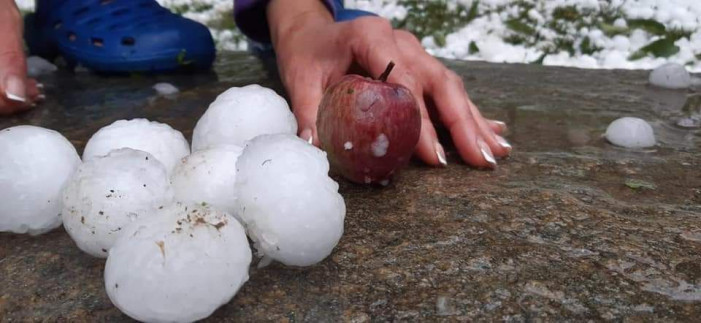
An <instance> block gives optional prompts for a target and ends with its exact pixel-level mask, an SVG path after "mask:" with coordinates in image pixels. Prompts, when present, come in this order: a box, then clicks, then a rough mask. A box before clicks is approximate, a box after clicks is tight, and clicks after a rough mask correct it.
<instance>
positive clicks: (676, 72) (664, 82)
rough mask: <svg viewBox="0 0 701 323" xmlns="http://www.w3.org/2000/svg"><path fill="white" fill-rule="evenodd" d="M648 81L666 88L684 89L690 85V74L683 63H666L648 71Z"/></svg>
mask: <svg viewBox="0 0 701 323" xmlns="http://www.w3.org/2000/svg"><path fill="white" fill-rule="evenodd" d="M649 82H650V84H652V85H654V86H659V87H663V88H668V89H686V88H688V87H689V86H691V75H690V74H689V72H688V71H687V70H686V68H685V67H684V66H683V65H680V64H677V63H667V64H664V65H661V66H659V67H657V68H656V69H654V70H652V72H650V77H649Z"/></svg>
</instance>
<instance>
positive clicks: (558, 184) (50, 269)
mask: <svg viewBox="0 0 701 323" xmlns="http://www.w3.org/2000/svg"><path fill="white" fill-rule="evenodd" d="M447 63H448V65H449V66H450V67H451V68H453V69H454V70H455V71H457V72H459V73H460V74H461V75H462V76H463V78H464V80H465V84H466V87H467V88H468V89H469V92H470V94H471V96H472V97H473V99H474V101H475V102H476V103H477V104H478V105H479V106H480V107H481V108H482V110H483V111H484V114H485V115H487V116H489V117H491V118H496V119H500V120H504V121H506V122H507V123H508V124H509V126H510V130H509V133H508V134H507V136H506V137H507V139H508V140H509V141H510V142H511V143H512V144H513V145H514V147H515V151H514V153H513V155H512V156H511V157H510V158H508V159H506V160H503V161H500V164H499V169H498V170H496V171H479V170H474V169H471V168H469V167H466V166H465V165H463V164H461V163H460V162H459V158H458V156H457V154H456V153H455V151H454V149H451V148H450V147H448V148H449V149H448V150H449V154H448V155H449V156H448V159H449V163H450V164H449V166H448V167H447V168H444V169H432V168H427V167H424V166H422V165H421V164H419V163H414V164H412V165H411V166H410V168H409V169H408V170H406V171H405V172H404V173H403V174H402V176H401V178H399V179H398V181H396V182H395V183H393V184H390V186H388V187H386V188H383V189H378V188H368V187H361V186H356V185H352V184H349V183H347V182H345V181H342V180H340V183H341V193H342V195H343V196H344V197H345V199H346V203H347V207H348V214H347V217H346V226H345V234H344V236H343V238H342V240H341V242H340V244H339V246H338V247H337V248H336V249H335V251H334V253H333V254H332V255H331V256H330V257H329V258H328V259H326V260H325V261H324V262H322V263H321V264H319V265H317V266H314V267H311V268H305V269H295V268H285V267H284V266H281V265H277V264H273V265H271V266H269V267H266V268H263V269H256V268H252V272H251V278H250V280H249V282H248V283H247V284H246V285H244V287H243V288H242V289H241V291H240V292H239V293H238V294H237V295H236V297H235V298H234V299H233V300H232V301H231V302H230V303H229V304H227V305H225V306H224V307H222V308H221V309H219V310H218V311H217V312H216V313H215V314H214V315H213V316H212V317H211V318H210V320H211V321H259V320H274V321H288V322H291V321H311V322H316V321H354V322H364V321H385V320H391V321H395V320H402V321H403V320H406V321H419V320H431V321H433V320H446V321H453V320H475V319H487V320H506V321H530V320H534V319H536V320H538V319H546V320H560V319H574V320H578V319H594V320H621V319H625V318H629V319H630V318H632V319H635V320H682V321H692V320H694V319H698V318H699V317H701V154H699V148H700V146H701V134H700V132H699V129H698V128H684V127H679V126H676V124H677V122H678V121H679V119H681V118H684V117H685V113H687V112H688V110H689V109H688V104H687V108H685V109H683V107H684V106H685V103H686V98H687V96H688V95H691V92H690V91H669V90H662V89H654V88H651V87H649V86H648V85H647V84H646V83H647V72H644V71H591V70H577V69H568V68H542V67H539V66H527V65H495V64H485V63H475V62H447ZM216 71H217V74H218V75H199V76H159V77H157V78H153V77H129V78H109V79H108V78H102V77H98V76H93V75H89V74H85V73H83V74H81V73H79V74H76V75H69V74H67V73H65V72H62V73H58V74H55V75H52V76H50V77H47V78H44V79H42V81H43V82H44V83H45V84H46V88H47V94H48V95H47V97H48V101H47V102H46V103H45V104H43V105H42V106H40V107H39V108H37V109H35V110H34V111H32V112H30V113H27V114H25V115H22V116H19V117H16V118H12V119H1V120H0V128H4V127H7V126H11V125H15V124H26V123H30V124H36V125H41V126H45V127H49V128H53V129H56V130H59V131H61V132H62V133H64V134H65V135H66V136H67V137H68V138H69V139H70V140H71V141H72V142H73V143H74V144H76V146H78V148H79V150H82V147H83V146H84V144H85V141H86V140H87V139H88V138H89V136H90V134H92V133H93V132H94V131H96V130H97V129H99V128H100V127H102V126H104V125H106V124H109V123H111V122H112V121H114V120H116V119H121V118H133V117H146V118H149V119H153V120H158V121H162V122H167V123H169V124H171V125H172V126H173V127H175V128H177V129H179V130H182V131H183V132H184V133H185V135H186V137H188V138H189V137H190V136H191V133H192V128H193V126H194V123H195V122H196V120H197V118H198V117H199V116H200V115H201V113H202V112H203V111H204V109H205V108H206V106H207V104H208V103H209V102H211V101H212V100H213V99H214V97H215V96H216V95H217V94H218V93H220V92H222V91H224V90H225V89H226V88H228V87H230V86H241V85H245V84H248V83H261V84H263V85H265V86H272V87H275V88H277V89H278V90H280V89H281V88H280V85H279V83H278V82H277V81H275V80H274V79H273V78H270V77H268V75H269V74H268V73H267V72H266V71H265V69H264V68H263V67H262V66H261V65H260V64H259V63H258V62H257V60H255V59H253V58H251V57H249V56H245V55H240V54H226V55H223V56H222V57H221V58H220V61H219V63H218V65H217V68H216ZM162 81H163V82H170V83H173V84H174V85H176V86H178V87H179V88H180V89H181V91H182V92H181V93H179V94H178V95H177V97H176V98H175V99H172V98H161V97H156V96H155V92H153V90H152V89H151V86H152V85H153V84H155V83H157V82H162ZM621 116H637V117H641V118H643V119H647V120H648V121H651V123H652V125H653V128H654V129H655V132H656V134H657V137H658V141H659V144H658V146H657V147H654V148H653V149H646V150H628V149H622V148H617V147H614V146H612V145H610V144H607V143H606V142H605V141H604V140H603V139H601V137H600V136H601V134H602V133H603V132H604V131H605V129H606V126H607V125H608V123H609V122H610V121H612V120H614V119H616V118H618V117H621ZM640 183H643V185H640ZM103 268H104V264H103V261H102V260H100V259H95V258H91V257H90V256H88V255H86V254H84V253H82V252H80V251H79V250H78V248H77V247H75V246H74V244H73V242H72V241H71V240H70V238H69V237H68V235H67V234H66V233H65V232H64V231H63V229H58V230H55V231H53V232H51V233H49V234H46V235H42V236H39V237H29V236H24V235H14V234H7V233H0V321H16V320H40V321H41V320H44V321H55V320H61V319H62V320H69V321H72V320H86V321H102V320H109V321H123V320H124V321H126V320H129V319H128V317H126V316H124V315H123V314H121V313H120V312H119V311H118V310H117V309H116V308H115V307H113V306H112V305H111V303H110V301H109V299H108V298H107V296H106V294H105V292H104V288H103V279H102V271H103Z"/></svg>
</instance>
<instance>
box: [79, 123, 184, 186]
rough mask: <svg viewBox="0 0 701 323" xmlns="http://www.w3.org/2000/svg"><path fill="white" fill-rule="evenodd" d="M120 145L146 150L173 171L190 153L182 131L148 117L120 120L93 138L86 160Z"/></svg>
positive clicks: (88, 144) (103, 154) (99, 131)
mask: <svg viewBox="0 0 701 323" xmlns="http://www.w3.org/2000/svg"><path fill="white" fill-rule="evenodd" d="M119 148H132V149H137V150H143V151H145V152H147V153H150V154H151V155H153V156H154V157H156V159H158V160H159V161H160V162H161V163H163V165H164V166H165V167H166V170H168V173H169V174H170V172H171V171H172V170H173V168H174V167H175V165H177V164H178V163H179V162H180V159H182V158H183V157H185V156H187V155H189V154H190V145H189V144H188V143H187V140H186V139H185V137H184V136H183V134H182V133H180V131H177V130H175V129H173V128H171V127H170V126H169V125H167V124H164V123H160V122H156V121H149V120H146V119H132V120H117V121H115V122H113V123H112V124H110V125H108V126H105V127H102V128H101V129H100V130H98V131H97V132H96V133H95V134H93V135H92V137H90V140H88V143H87V144H86V145H85V150H84V151H83V161H89V160H91V159H94V158H97V157H100V156H105V155H107V154H108V153H109V152H110V151H112V150H115V149H119Z"/></svg>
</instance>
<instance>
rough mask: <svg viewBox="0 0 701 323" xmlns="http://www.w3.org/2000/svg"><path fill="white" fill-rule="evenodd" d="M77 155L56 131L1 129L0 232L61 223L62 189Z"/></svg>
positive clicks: (36, 231)
mask: <svg viewBox="0 0 701 323" xmlns="http://www.w3.org/2000/svg"><path fill="white" fill-rule="evenodd" d="M78 165H80V157H79V156H78V153H77V152H76V151H75V147H73V145H72V144H71V143H70V142H69V141H68V140H67V139H66V138H65V137H63V136H62V135H61V134H60V133H58V132H56V131H53V130H49V129H45V128H41V127H35V126H16V127H10V128H6V129H3V130H0V231H10V232H15V233H27V232H28V233H29V234H32V235H35V234H41V233H44V232H48V231H50V230H52V229H54V228H56V227H58V226H60V225H61V191H62V190H63V187H64V186H65V184H66V182H67V181H68V179H69V178H70V177H71V175H72V174H73V172H74V171H75V169H76V168H78Z"/></svg>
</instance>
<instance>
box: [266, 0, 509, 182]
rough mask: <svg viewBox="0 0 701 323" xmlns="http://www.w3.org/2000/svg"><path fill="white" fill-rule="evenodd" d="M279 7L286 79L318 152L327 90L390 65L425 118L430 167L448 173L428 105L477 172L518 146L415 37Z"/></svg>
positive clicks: (277, 26)
mask: <svg viewBox="0 0 701 323" xmlns="http://www.w3.org/2000/svg"><path fill="white" fill-rule="evenodd" d="M291 3H292V1H285V0H273V1H272V2H271V3H270V4H269V6H268V21H269V24H270V26H271V36H272V39H273V45H274V46H275V51H276V53H277V61H278V67H279V70H280V76H281V78H282V81H283V83H284V85H285V87H286V89H287V92H288V94H289V95H290V99H291V102H292V109H293V111H294V114H295V116H296V117H297V122H298V124H299V131H300V133H299V135H300V137H302V138H303V139H308V138H309V137H310V136H311V137H312V138H313V142H314V143H315V144H318V143H319V141H318V138H317V132H316V116H317V110H318V106H319V103H320V102H321V98H322V96H323V93H324V90H325V89H326V88H327V87H329V86H330V85H332V84H334V83H335V82H336V81H338V80H339V79H340V78H341V77H343V75H345V74H346V73H347V71H348V70H349V69H351V67H352V66H353V65H354V64H356V63H357V64H358V65H359V66H360V67H361V68H363V69H364V70H366V71H368V72H369V73H370V75H372V76H375V77H377V76H379V75H380V74H381V73H382V72H383V71H384V69H385V67H386V66H387V63H388V62H389V61H394V62H395V64H396V65H395V68H394V70H393V72H392V74H391V75H390V77H389V80H388V81H389V82H392V83H399V84H402V85H404V86H406V87H407V88H409V89H410V90H411V91H412V93H413V94H414V96H415V98H416V99H417V102H418V104H419V107H420V111H421V116H422V125H421V135H420V139H419V143H418V145H417V147H416V155H417V156H418V157H419V158H420V159H422V160H423V161H424V162H426V163H427V164H430V165H436V166H437V165H441V164H443V165H445V164H446V161H445V152H444V150H443V147H442V145H441V144H440V143H439V142H438V138H437V135H436V131H435V129H434V127H433V124H432V122H431V119H430V118H429V111H428V109H427V106H426V101H425V99H424V98H429V99H431V100H432V101H433V102H434V103H435V108H436V110H437V111H436V112H437V114H438V115H439V116H440V119H441V121H442V122H443V123H444V125H445V126H446V127H447V128H448V130H449V131H450V133H451V136H452V138H453V141H454V143H455V146H456V148H457V149H458V152H459V153H460V156H461V157H462V159H463V160H464V161H465V162H466V163H468V164H470V165H472V166H475V167H484V168H495V167H496V158H495V157H504V156H507V155H508V154H509V153H510V151H511V146H510V145H509V144H508V143H507V142H506V140H504V138H502V137H501V136H500V135H499V133H501V132H502V131H504V129H505V124H504V123H502V122H499V121H492V120H487V119H485V118H484V117H482V115H481V114H480V112H479V110H478V109H477V107H476V106H475V105H474V104H473V103H472V101H471V100H470V98H469V96H468V95H467V93H466V92H465V88H464V86H463V83H462V79H461V78H460V77H459V76H458V75H457V74H455V73H454V72H452V71H451V70H449V69H447V68H446V67H445V66H444V65H443V64H441V63H440V62H439V61H438V60H436V59H435V58H433V57H432V56H431V55H429V54H428V53H426V51H425V50H424V49H423V47H422V46H421V44H420V43H419V41H418V40H417V39H416V37H414V36H413V35H412V34H410V33H408V32H406V31H401V30H394V29H393V28H392V26H391V25H390V24H389V22H388V21H387V20H385V19H382V18H378V17H362V18H357V19H355V20H353V21H349V22H340V23H334V22H333V19H332V18H331V16H330V14H329V13H328V11H327V10H326V9H325V8H324V7H323V5H322V4H321V2H320V1H318V0H312V1H300V2H297V1H294V5H292V6H290V4H291Z"/></svg>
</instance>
